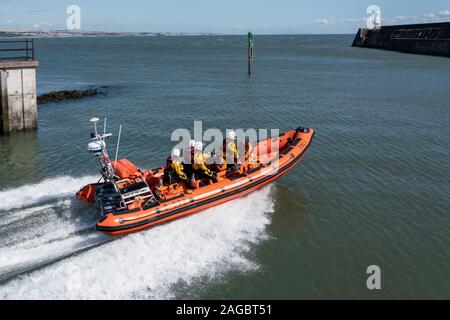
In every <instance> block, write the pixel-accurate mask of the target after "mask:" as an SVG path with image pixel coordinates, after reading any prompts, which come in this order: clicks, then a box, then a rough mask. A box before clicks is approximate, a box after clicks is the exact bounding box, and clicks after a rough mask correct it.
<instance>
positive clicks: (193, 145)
mask: <svg viewBox="0 0 450 320" xmlns="http://www.w3.org/2000/svg"><path fill="white" fill-rule="evenodd" d="M189 147H191V148H194V147H195V140H191V141H189Z"/></svg>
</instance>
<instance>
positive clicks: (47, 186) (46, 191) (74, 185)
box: [0, 176, 99, 211]
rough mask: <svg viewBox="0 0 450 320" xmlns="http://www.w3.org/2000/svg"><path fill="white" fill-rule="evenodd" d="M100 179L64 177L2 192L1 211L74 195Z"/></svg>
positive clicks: (93, 177)
mask: <svg viewBox="0 0 450 320" xmlns="http://www.w3.org/2000/svg"><path fill="white" fill-rule="evenodd" d="M98 179H99V177H95V176H86V177H80V178H74V177H70V176H62V177H56V178H50V179H46V180H44V181H42V182H40V183H37V184H30V185H25V186H22V187H18V188H14V189H5V190H0V211H2V210H11V209H17V208H24V207H27V206H30V205H34V204H39V203H43V202H48V201H51V200H53V199H56V198H58V197H62V196H66V195H70V194H74V193H75V192H77V191H78V190H79V189H80V188H81V187H83V186H84V185H86V184H89V183H94V182H97V180H98Z"/></svg>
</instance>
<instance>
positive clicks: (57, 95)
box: [37, 89, 107, 104]
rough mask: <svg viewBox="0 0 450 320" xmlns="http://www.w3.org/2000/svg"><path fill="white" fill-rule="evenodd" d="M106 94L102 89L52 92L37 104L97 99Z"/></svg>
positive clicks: (42, 97)
mask: <svg viewBox="0 0 450 320" xmlns="http://www.w3.org/2000/svg"><path fill="white" fill-rule="evenodd" d="M106 94H107V91H106V90H102V89H88V90H63V91H52V92H49V93H46V94H43V95H40V96H38V97H37V103H38V104H45V103H50V102H60V101H65V100H78V99H82V98H87V97H95V96H98V95H106Z"/></svg>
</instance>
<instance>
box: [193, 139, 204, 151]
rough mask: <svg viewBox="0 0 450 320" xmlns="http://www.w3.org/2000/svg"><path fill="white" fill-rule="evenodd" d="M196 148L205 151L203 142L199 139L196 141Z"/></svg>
mask: <svg viewBox="0 0 450 320" xmlns="http://www.w3.org/2000/svg"><path fill="white" fill-rule="evenodd" d="M194 148H195V150H197V151H203V143H201V142H199V141H198V142H196V143H195V146H194Z"/></svg>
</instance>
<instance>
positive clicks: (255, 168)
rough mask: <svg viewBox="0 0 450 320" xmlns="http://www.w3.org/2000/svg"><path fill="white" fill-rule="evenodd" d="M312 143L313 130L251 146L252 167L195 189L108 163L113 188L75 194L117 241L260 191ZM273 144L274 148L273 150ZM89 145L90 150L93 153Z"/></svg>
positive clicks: (245, 166) (107, 186)
mask: <svg viewBox="0 0 450 320" xmlns="http://www.w3.org/2000/svg"><path fill="white" fill-rule="evenodd" d="M313 137H314V130H313V129H307V128H298V129H296V130H292V131H289V132H287V133H284V134H281V135H280V136H278V137H273V138H269V139H267V140H264V141H259V142H255V143H253V144H252V147H253V148H252V150H255V152H254V154H255V156H256V157H257V159H256V161H252V162H251V163H252V164H250V162H247V161H246V162H244V163H243V164H242V165H241V166H240V168H239V170H238V171H234V172H230V171H227V170H220V171H218V172H217V173H216V177H217V179H215V180H216V181H215V182H213V181H212V180H210V179H204V180H197V186H196V188H192V186H188V185H186V184H185V183H184V182H175V183H172V184H170V185H163V184H162V178H163V176H164V168H160V169H156V170H141V169H139V168H137V167H136V166H135V165H134V164H132V163H131V162H130V161H129V160H126V159H123V160H119V161H111V166H112V169H113V171H114V183H108V182H107V179H105V182H104V183H97V184H91V185H87V186H85V187H84V188H83V189H81V190H80V191H79V192H78V193H77V197H78V198H79V199H80V200H83V201H86V202H89V203H95V204H96V205H97V207H98V208H99V209H100V210H101V212H102V219H101V220H100V221H99V222H98V223H97V224H96V229H97V230H99V231H100V232H102V233H105V234H107V235H110V236H119V235H124V234H128V233H132V232H137V231H141V230H144V229H147V228H150V227H153V226H156V225H159V224H162V223H166V222H169V221H171V220H174V219H178V218H181V217H184V216H187V215H191V214H194V213H197V212H199V211H202V210H205V209H208V208H211V207H214V206H217V205H220V204H222V203H225V202H227V201H231V200H233V199H236V198H238V197H242V196H245V195H247V194H249V193H251V192H252V191H255V190H258V189H261V188H262V187H264V186H266V185H267V184H269V183H271V182H273V181H274V180H276V179H278V178H280V177H281V176H282V175H284V174H286V173H287V172H288V171H289V170H291V169H292V168H293V167H294V165H296V164H297V163H298V162H300V161H301V160H302V159H303V158H304V157H305V155H306V153H307V151H308V149H309V147H310V145H311V143H312V140H313ZM275 142H277V145H278V148H272V145H274V143H275ZM91 144H92V143H91ZM91 144H90V148H91V147H92V149H95V145H94V146H91ZM97 147H98V149H97V150H94V151H95V152H97V153H101V151H100V149H101V147H102V144H101V143H99V146H97ZM272 149H274V150H272ZM275 149H277V150H275ZM90 150H91V149H90ZM104 153H106V151H103V154H99V156H101V157H102V166H103V164H104V163H103V161H104V158H105V157H107V154H104ZM105 170H106V171H108V168H103V171H105ZM109 170H110V171H111V168H110V169H109Z"/></svg>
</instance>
